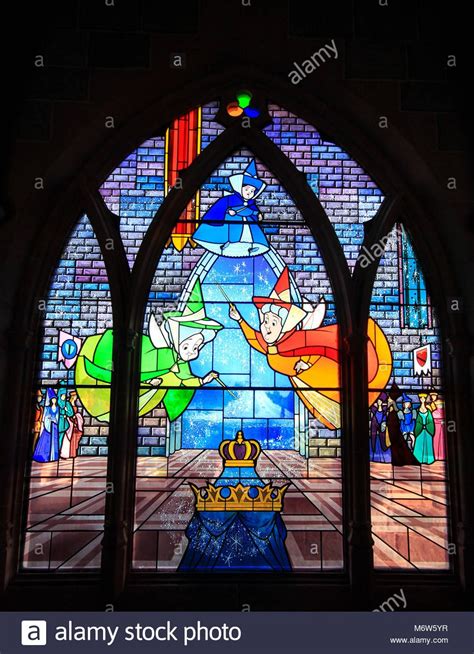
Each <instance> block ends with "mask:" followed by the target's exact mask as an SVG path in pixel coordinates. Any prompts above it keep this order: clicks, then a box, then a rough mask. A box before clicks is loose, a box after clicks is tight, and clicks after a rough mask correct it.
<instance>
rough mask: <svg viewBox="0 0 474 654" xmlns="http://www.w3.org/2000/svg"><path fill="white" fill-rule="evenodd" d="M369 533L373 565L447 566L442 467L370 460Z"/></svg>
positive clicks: (446, 525)
mask: <svg viewBox="0 0 474 654" xmlns="http://www.w3.org/2000/svg"><path fill="white" fill-rule="evenodd" d="M370 471H371V477H372V480H371V490H372V531H373V535H374V563H375V566H376V567H377V568H385V569H390V568H403V569H406V570H414V569H425V570H428V569H429V570H447V569H448V568H449V555H448V518H447V516H448V506H447V498H446V482H445V476H444V475H445V465H444V462H443V461H436V462H435V463H433V464H431V465H421V466H404V467H400V468H397V467H392V466H391V465H387V464H384V463H371V464H370Z"/></svg>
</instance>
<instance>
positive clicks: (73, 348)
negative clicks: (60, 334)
mask: <svg viewBox="0 0 474 654" xmlns="http://www.w3.org/2000/svg"><path fill="white" fill-rule="evenodd" d="M61 353H62V355H63V357H64V358H65V359H74V357H75V356H76V354H77V343H76V341H73V340H72V338H68V339H67V341H64V343H63V344H62V345H61Z"/></svg>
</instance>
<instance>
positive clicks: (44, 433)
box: [33, 388, 59, 463]
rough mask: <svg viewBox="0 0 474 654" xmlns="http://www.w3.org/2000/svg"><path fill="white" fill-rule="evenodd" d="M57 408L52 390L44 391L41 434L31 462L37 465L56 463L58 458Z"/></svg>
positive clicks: (56, 399) (55, 397) (56, 400)
mask: <svg viewBox="0 0 474 654" xmlns="http://www.w3.org/2000/svg"><path fill="white" fill-rule="evenodd" d="M58 423H59V407H58V398H57V395H56V393H55V391H54V389H52V388H48V390H47V391H46V399H45V407H44V411H43V419H42V424H41V433H40V435H39V438H38V441H37V443H36V447H35V451H34V453H33V460H34V461H38V463H47V462H49V461H57V460H58V457H59V429H58Z"/></svg>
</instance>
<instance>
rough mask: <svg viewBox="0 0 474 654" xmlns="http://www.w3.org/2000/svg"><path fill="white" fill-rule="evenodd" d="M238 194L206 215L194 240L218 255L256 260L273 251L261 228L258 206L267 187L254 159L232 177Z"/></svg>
mask: <svg viewBox="0 0 474 654" xmlns="http://www.w3.org/2000/svg"><path fill="white" fill-rule="evenodd" d="M229 183H230V185H231V186H232V188H233V189H234V193H227V195H224V197H223V198H220V200H217V202H215V203H214V204H213V205H212V207H211V208H210V209H209V210H208V211H207V212H206V213H205V215H204V216H203V219H202V224H201V225H200V226H199V227H198V229H197V230H196V232H195V234H194V236H193V240H194V241H196V243H199V245H202V247H203V248H206V250H209V251H210V252H213V253H214V254H219V255H223V256H225V257H255V256H257V255H259V254H263V253H264V252H267V251H268V250H269V249H270V245H269V243H268V241H267V239H266V237H265V234H264V233H263V231H262V230H261V228H260V227H259V226H258V224H257V223H258V221H259V220H261V219H262V214H261V213H260V210H259V208H258V206H257V204H256V203H255V198H257V196H259V195H260V194H261V193H262V192H263V190H264V188H265V186H266V184H265V182H262V180H261V179H259V178H258V176H257V168H256V165H255V161H254V160H252V161H251V162H250V163H249V165H248V166H247V168H246V169H245V170H244V172H242V173H237V174H235V175H231V176H230V177H229Z"/></svg>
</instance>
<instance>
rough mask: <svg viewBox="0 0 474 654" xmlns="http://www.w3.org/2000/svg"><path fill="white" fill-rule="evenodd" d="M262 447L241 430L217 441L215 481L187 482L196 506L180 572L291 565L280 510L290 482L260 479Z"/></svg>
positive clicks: (279, 568) (286, 568) (285, 567)
mask: <svg viewBox="0 0 474 654" xmlns="http://www.w3.org/2000/svg"><path fill="white" fill-rule="evenodd" d="M260 452H261V446H260V443H259V442H258V441H257V440H253V439H249V440H247V439H246V438H245V437H244V434H243V432H242V431H241V430H239V431H238V432H237V434H236V436H235V439H233V440H224V441H222V443H221V445H220V447H219V454H220V455H221V457H222V459H223V463H224V469H223V471H222V473H221V475H220V476H219V478H218V479H217V480H216V482H215V483H214V484H211V483H208V484H207V486H204V487H201V488H198V487H197V486H195V485H194V484H192V483H190V486H191V488H192V489H193V492H194V495H195V501H196V509H195V512H194V515H193V517H192V519H191V522H190V523H189V525H188V527H187V529H186V537H187V539H188V546H187V549H186V551H185V553H184V556H183V558H182V560H181V563H180V565H179V568H178V569H179V570H180V571H181V572H190V571H193V572H195V571H196V572H209V571H214V572H223V571H227V572H229V571H249V572H251V571H258V572H270V571H280V572H281V571H289V570H291V564H290V561H289V558H288V553H287V551H286V547H285V538H286V534H287V531H286V527H285V525H284V522H283V520H282V517H281V515H280V512H281V510H282V508H283V496H284V494H285V491H286V489H287V487H288V484H286V485H285V486H283V487H274V486H272V484H271V483H265V482H264V481H262V479H260V476H259V474H258V473H257V471H256V469H255V465H256V462H257V458H258V456H259V455H260Z"/></svg>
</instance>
